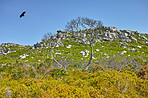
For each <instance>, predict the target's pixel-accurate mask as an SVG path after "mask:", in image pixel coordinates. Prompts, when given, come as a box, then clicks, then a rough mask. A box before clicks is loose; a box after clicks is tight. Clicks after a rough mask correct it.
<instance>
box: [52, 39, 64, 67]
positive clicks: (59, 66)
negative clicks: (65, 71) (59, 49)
mask: <svg viewBox="0 0 148 98" xmlns="http://www.w3.org/2000/svg"><path fill="white" fill-rule="evenodd" d="M59 41H60V39H58V41H57V42H56V43H55V45H54V46H53V47H51V50H50V55H51V58H52V59H53V60H54V61H55V62H56V63H57V64H58V65H59V67H60V68H61V69H62V67H63V65H61V64H60V63H59V62H58V61H57V60H56V59H55V58H54V57H53V55H52V50H53V48H54V47H55V46H56V45H57V44H58V42H59Z"/></svg>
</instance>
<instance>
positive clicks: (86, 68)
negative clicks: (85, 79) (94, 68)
mask: <svg viewBox="0 0 148 98" xmlns="http://www.w3.org/2000/svg"><path fill="white" fill-rule="evenodd" d="M90 47H91V56H90V59H89V62H88V64H87V65H86V67H85V71H87V70H88V67H89V65H90V63H91V61H92V56H93V46H92V43H91V42H90Z"/></svg>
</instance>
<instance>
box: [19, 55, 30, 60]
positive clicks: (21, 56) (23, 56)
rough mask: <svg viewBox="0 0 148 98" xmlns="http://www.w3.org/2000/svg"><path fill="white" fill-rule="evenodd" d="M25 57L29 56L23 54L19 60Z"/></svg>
mask: <svg viewBox="0 0 148 98" xmlns="http://www.w3.org/2000/svg"><path fill="white" fill-rule="evenodd" d="M27 56H29V55H27V54H23V55H20V58H21V59H24V58H26V57H27Z"/></svg>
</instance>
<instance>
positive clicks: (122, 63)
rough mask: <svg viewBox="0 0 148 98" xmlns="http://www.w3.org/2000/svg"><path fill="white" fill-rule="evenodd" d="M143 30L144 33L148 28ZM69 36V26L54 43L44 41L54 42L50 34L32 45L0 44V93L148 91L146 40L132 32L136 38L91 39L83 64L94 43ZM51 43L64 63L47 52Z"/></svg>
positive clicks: (46, 95) (84, 95)
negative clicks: (64, 35) (55, 44)
mask: <svg viewBox="0 0 148 98" xmlns="http://www.w3.org/2000/svg"><path fill="white" fill-rule="evenodd" d="M124 32H126V30H123V31H122V32H121V33H124ZM131 32H134V31H131ZM133 34H134V33H133ZM48 35H50V34H48ZM141 35H142V36H145V37H146V38H148V34H141ZM71 36H72V33H71V32H70V33H69V36H67V37H66V38H64V39H61V40H60V43H62V45H59V46H55V47H54V48H52V45H48V44H49V43H50V44H51V43H52V42H55V40H52V39H50V37H49V36H44V37H45V38H47V37H49V39H48V40H47V39H46V40H44V41H42V42H40V43H37V44H35V45H34V46H22V45H18V44H17V45H15V46H9V45H3V46H0V49H3V50H4V54H2V55H1V54H0V98H3V97H6V98H7V97H10V96H11V97H12V98H16V97H25V98H32V97H33V98H34V97H35V98H39V97H43V98H50V97H51V98H57V97H63V98H69V97H74V98H75V97H78V98H90V97H93V98H102V97H119V98H120V97H121V98H122V97H123V98H124V97H135V98H143V97H145V98H147V97H148V42H147V41H143V39H142V38H141V37H139V36H138V35H134V37H135V38H136V39H137V42H135V41H131V42H125V41H123V40H121V39H119V38H117V39H114V40H113V41H104V40H103V39H101V40H100V42H93V43H91V45H92V46H93V57H92V61H91V63H90V65H89V68H88V70H85V67H86V64H87V63H88V61H89V58H90V55H91V54H90V52H91V51H90V50H91V49H92V48H91V47H90V45H89V44H84V43H81V42H80V40H83V39H84V38H81V37H80V38H72V37H71ZM100 36H102V35H100ZM87 38H88V39H89V37H88V36H87ZM41 44H42V46H40V45H41ZM37 45H38V46H39V47H37V48H35V49H34V48H32V47H36V46H37ZM51 49H52V53H53V57H54V59H56V60H57V62H59V63H60V64H62V65H63V66H62V68H60V67H59V65H58V64H57V63H56V62H55V61H54V59H53V58H52V57H51ZM132 49H134V50H132ZM10 50H11V51H13V52H10ZM0 52H1V51H0ZM85 52H86V54H85V55H82V53H85Z"/></svg>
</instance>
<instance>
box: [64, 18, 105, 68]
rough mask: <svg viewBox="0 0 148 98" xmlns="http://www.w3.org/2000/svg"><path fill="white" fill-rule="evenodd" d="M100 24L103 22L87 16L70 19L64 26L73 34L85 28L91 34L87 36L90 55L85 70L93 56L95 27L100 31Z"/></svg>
mask: <svg viewBox="0 0 148 98" xmlns="http://www.w3.org/2000/svg"><path fill="white" fill-rule="evenodd" d="M102 25H103V23H102V22H101V21H98V20H94V19H90V18H87V17H78V18H76V19H73V20H71V21H70V22H67V25H66V26H65V28H66V30H67V31H71V32H72V34H74V32H78V31H80V32H81V31H82V30H85V31H86V33H87V34H90V35H91V37H87V39H88V41H89V46H90V47H91V56H90V59H89V62H88V63H87V65H86V67H85V71H87V70H88V68H89V65H90V64H91V61H92V57H93V43H94V39H95V38H96V37H97V36H96V35H95V29H97V30H99V31H101V29H102Z"/></svg>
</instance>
